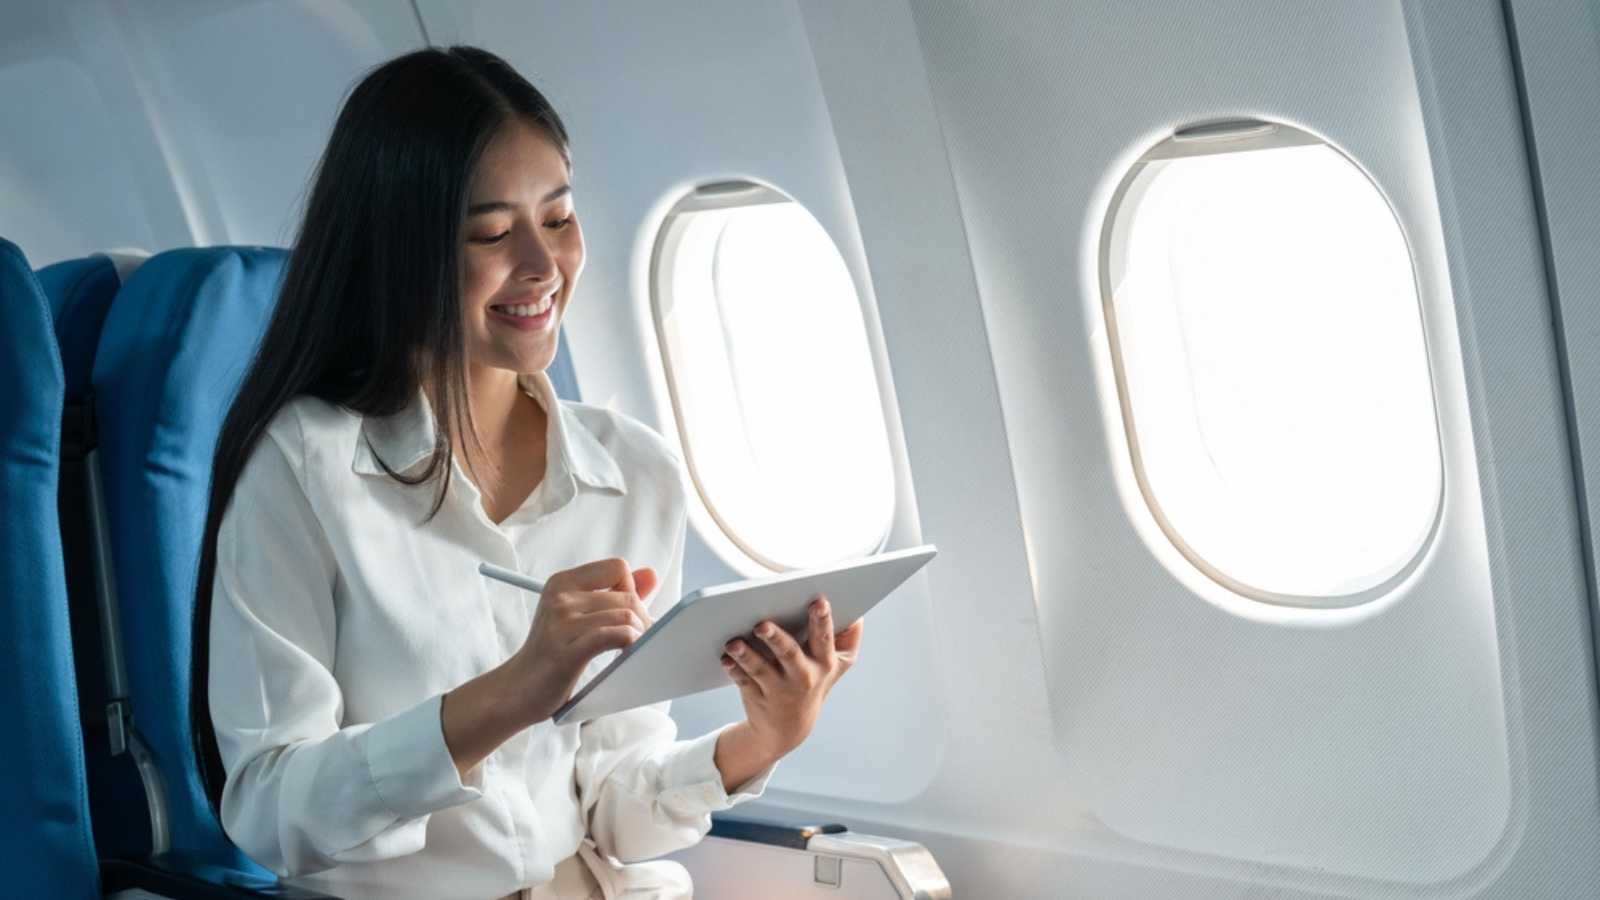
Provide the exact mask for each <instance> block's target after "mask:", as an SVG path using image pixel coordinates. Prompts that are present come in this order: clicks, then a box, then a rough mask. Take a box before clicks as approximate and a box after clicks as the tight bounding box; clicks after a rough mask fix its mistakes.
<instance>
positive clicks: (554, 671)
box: [512, 559, 656, 725]
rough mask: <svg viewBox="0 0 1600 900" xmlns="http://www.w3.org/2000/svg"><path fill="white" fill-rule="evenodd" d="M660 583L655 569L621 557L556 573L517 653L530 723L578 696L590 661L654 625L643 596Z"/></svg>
mask: <svg viewBox="0 0 1600 900" xmlns="http://www.w3.org/2000/svg"><path fill="white" fill-rule="evenodd" d="M655 587H656V573H655V570H653V569H649V568H644V569H639V570H637V571H633V572H630V571H629V570H628V564H627V563H626V562H625V561H623V560H620V559H603V560H599V561H597V562H592V563H588V564H586V565H582V566H578V567H577V568H575V569H567V570H565V571H562V572H557V573H555V574H554V575H551V576H550V579H549V580H548V581H546V582H545V585H544V593H543V594H542V595H540V597H539V607H538V609H537V610H536V611H535V612H534V615H533V625H532V626H530V627H529V629H528V637H527V640H525V641H523V644H522V648H521V649H519V650H518V651H517V652H516V654H515V655H514V656H513V657H512V665H513V666H514V667H515V668H516V669H517V670H519V671H520V672H521V676H522V677H521V681H522V687H523V692H522V696H521V698H520V701H519V703H518V705H519V706H520V707H521V708H522V709H523V710H524V716H525V718H526V719H527V724H529V725H531V724H533V723H535V722H542V721H544V720H545V719H548V718H550V717H551V716H552V715H554V714H555V711H556V710H557V709H560V708H561V704H563V703H565V702H567V698H568V697H571V696H572V689H573V688H574V687H575V686H577V683H578V676H580V675H582V674H583V670H584V667H585V666H587V665H589V661H590V660H592V659H594V658H595V657H596V656H599V655H600V654H601V653H604V652H606V651H607V650H620V649H622V648H624V647H626V646H628V645H629V644H631V643H633V642H634V641H636V640H638V639H639V635H641V634H644V632H645V629H647V628H649V627H650V614H649V613H648V612H647V611H646V610H645V605H644V601H643V600H642V599H641V598H642V597H644V596H646V595H648V594H649V593H650V592H651V591H653V590H655Z"/></svg>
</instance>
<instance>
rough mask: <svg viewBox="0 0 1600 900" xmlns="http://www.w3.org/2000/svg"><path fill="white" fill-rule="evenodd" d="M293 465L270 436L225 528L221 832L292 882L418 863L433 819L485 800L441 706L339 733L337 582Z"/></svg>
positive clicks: (219, 610) (215, 713)
mask: <svg viewBox="0 0 1600 900" xmlns="http://www.w3.org/2000/svg"><path fill="white" fill-rule="evenodd" d="M293 460H294V456H293V454H292V451H291V450H290V449H288V448H286V447H285V446H284V445H283V444H281V443H279V441H278V439H277V438H275V437H274V436H273V433H272V432H271V431H269V432H268V433H267V434H266V435H264V436H263V437H262V439H261V441H260V442H259V443H258V445H257V446H256V448H255V450H254V451H253V452H252V454H251V456H250V459H249V460H248V461H247V463H246V465H245V467H244V471H243V472H242V473H241V475H240V478H239V481H238V484H237V485H236V487H235V490H234V494H233V498H232V501H231V502H230V503H229V505H228V509H227V511H226V513H225V514H224V515H223V517H222V522H221V525H220V528H219V530H218V534H217V569H216V578H215V581H214V582H213V588H212V599H211V631H210V642H211V644H210V651H211V652H210V667H209V670H208V671H209V675H208V679H209V693H208V702H209V704H210V709H211V718H212V722H213V724H214V727H215V729H216V735H217V746H218V749H219V751H220V753H221V756H222V762H223V766H224V768H225V769H226V771H227V782H226V785H225V787H224V789H223V794H222V808H221V819H222V825H223V829H224V830H225V831H226V832H227V834H228V837H229V838H231V839H232V840H233V841H234V843H236V844H237V845H238V846H239V847H240V848H241V849H242V850H244V851H245V852H246V853H248V854H249V855H250V856H251V857H252V858H253V859H255V860H256V861H257V862H259V863H261V864H262V865H264V866H266V867H267V868H269V869H272V870H273V871H274V872H276V873H278V874H279V875H280V876H285V877H290V876H295V875H302V874H307V873H311V872H317V871H321V870H324V869H329V868H332V867H333V866H335V865H338V864H339V863H342V862H357V861H361V862H368V861H374V860H381V859H389V858H393V857H397V856H402V855H405V854H408V853H414V852H416V851H418V850H420V849H422V847H423V845H424V843H425V840H426V829H427V822H428V817H429V815H430V814H431V813H433V812H436V811H438V810H441V809H445V808H447V807H451V806H455V805H457V804H461V803H466V802H468V801H470V800H473V799H475V798H477V797H479V796H481V794H482V792H481V790H480V788H481V784H479V783H478V781H479V780H480V779H481V774H479V773H478V772H476V771H475V772H474V773H473V775H472V778H471V779H470V782H471V783H464V782H463V781H462V780H461V778H460V776H459V774H458V773H457V771H456V767H455V763H454V761H453V760H452V759H451V757H450V753H449V750H448V748H446V747H445V744H444V731H443V727H442V725H441V723H440V719H439V709H440V702H441V697H440V696H439V695H435V696H433V697H429V698H427V699H425V700H423V701H421V702H420V703H417V704H415V705H414V706H411V707H410V708H408V709H405V710H402V711H400V712H398V713H396V714H394V715H392V716H390V717H388V718H386V719H382V720H380V721H377V722H372V723H362V724H355V725H349V726H344V727H341V724H342V719H343V715H344V700H343V696H342V694H341V692H340V689H339V684H338V682H337V681H335V679H334V676H333V671H332V670H333V660H334V647H335V635H336V623H335V616H334V603H333V597H334V586H335V584H336V583H337V578H338V572H337V567H336V563H335V561H334V557H333V554H332V551H331V549H330V547H329V545H328V542H327V539H326V537H325V536H324V534H323V531H322V528H321V525H320V523H319V522H318V520H317V518H316V515H315V513H314V511H313V510H312V508H311V505H310V503H309V502H308V501H307V498H306V494H305V490H304V487H303V486H302V482H301V480H300V479H299V478H298V477H297V476H296V467H295V465H294V461H293Z"/></svg>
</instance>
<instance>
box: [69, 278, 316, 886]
mask: <svg viewBox="0 0 1600 900" xmlns="http://www.w3.org/2000/svg"><path fill="white" fill-rule="evenodd" d="M284 257H285V254H284V253H283V251H281V250H276V249H270V248H230V247H223V248H205V249H182V250H170V251H167V252H165V253H159V254H157V255H155V256H153V257H151V258H150V259H148V260H146V261H145V262H144V264H143V265H141V266H140V267H139V269H138V271H136V272H135V273H134V274H133V275H132V276H131V277H130V278H129V279H128V281H127V283H126V284H124V285H123V287H122V290H121V292H120V293H119V294H118V295H117V298H116V301H115V302H114V303H113V304H112V305H111V309H110V312H109V314H108V315H107V316H106V320H105V327H104V330H103V332H102V334H101V335H100V341H99V349H98V351H97V352H96V354H95V357H94V367H93V379H92V380H93V390H94V393H95V419H96V428H97V431H98V437H99V447H100V450H99V455H100V472H101V476H102V479H103V482H104V496H105V512H106V519H107V522H108V524H109V530H110V536H111V550H112V554H111V556H112V560H113V563H114V574H115V581H116V593H117V597H118V607H119V614H120V616H121V619H122V636H123V648H122V651H123V657H124V658H125V660H126V665H127V674H128V690H129V698H130V701H131V703H132V707H133V710H134V711H135V716H136V717H137V721H138V723H139V726H140V730H141V732H142V733H143V734H144V736H145V738H146V740H147V742H148V744H149V747H150V752H151V755H152V756H153V758H154V761H155V764H156V767H157V768H158V769H159V771H160V773H161V777H162V781H163V782H164V784H165V788H166V791H165V794H166V810H165V813H166V823H167V830H168V833H169V835H170V842H171V851H172V852H173V853H174V854H175V855H177V856H180V857H182V858H184V859H185V860H187V861H189V862H192V863H201V864H207V865H213V866H219V867H222V868H225V869H229V870H234V871H240V872H243V873H247V874H249V875H252V876H255V877H256V878H259V879H261V880H263V881H271V880H273V877H272V875H271V873H269V872H267V871H266V870H264V869H261V868H260V867H259V866H257V865H256V864H255V863H254V862H252V861H251V860H250V859H249V858H248V857H247V856H245V855H244V854H243V853H241V852H240V851H239V850H238V849H236V848H235V847H233V845H232V844H231V843H230V842H229V841H228V840H227V838H226V837H225V836H224V835H223V833H222V829H221V827H220V825H218V823H217V821H216V819H215V817H214V816H213V815H212V813H211V809H210V806H209V805H208V803H207V801H206V796H205V792H204V790H203V789H202V787H201V784H200V780H199V774H198V768H197V764H196V762H195V759H194V753H193V751H192V743H191V736H190V730H189V720H188V704H187V698H188V691H189V628H190V617H191V614H192V611H193V601H194V579H195V570H196V567H197V565H198V559H199V547H200V537H201V531H202V529H203V527H204V522H205V513H206V499H207V487H208V484H209V481H210V469H211V454H212V451H213V449H214V447H215V443H216V438H217V433H218V431H219V430H220V429H221V426H222V420H223V417H224V415H226V413H227V408H228V404H229V403H230V402H231V401H232V399H233V395H234V392H235V391H236V390H237V389H238V385H239V382H240V380H241V379H242V377H243V375H244V372H245V367H246V366H247V365H248V363H249V360H250V356H251V354H252V353H253V352H254V350H255V346H256V343H257V342H258V340H259V338H260V335H261V334H262V332H263V331H264V330H265V328H266V323H267V319H268V317H269V316H270V314H271V311H272V305H273V302H274V300H275V298H276V296H277V285H278V280H279V278H280V276H281V274H282V269H283V262H284Z"/></svg>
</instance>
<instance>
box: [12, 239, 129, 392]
mask: <svg viewBox="0 0 1600 900" xmlns="http://www.w3.org/2000/svg"><path fill="white" fill-rule="evenodd" d="M148 257H149V254H148V253H143V252H141V251H110V252H107V253H97V254H95V255H93V256H86V257H84V258H82V259H69V260H65V261H63V262H58V263H53V264H51V265H48V266H45V267H44V268H42V269H40V270H39V271H38V273H37V274H38V277H39V285H40V287H42V288H43V289H44V295H45V297H46V298H47V299H48V300H49V301H50V314H51V318H52V319H53V320H54V322H55V331H56V341H57V343H59V344H60V346H61V365H62V368H63V369H64V370H65V372H66V377H67V399H68V400H74V399H77V398H79V397H82V396H83V395H84V393H85V392H87V391H88V389H89V377H90V374H91V371H92V369H93V366H94V354H95V347H96V346H97V345H98V344H99V343H100V330H101V328H103V327H104V325H105V320H106V313H107V312H108V311H109V310H110V309H111V300H112V298H114V297H115V296H116V295H117V291H118V290H119V289H120V288H121V287H122V283H123V282H124V281H126V280H127V278H128V276H129V275H131V274H133V272H134V271H135V270H136V269H137V268H138V267H139V264H140V263H142V262H143V261H144V260H145V259H147V258H148Z"/></svg>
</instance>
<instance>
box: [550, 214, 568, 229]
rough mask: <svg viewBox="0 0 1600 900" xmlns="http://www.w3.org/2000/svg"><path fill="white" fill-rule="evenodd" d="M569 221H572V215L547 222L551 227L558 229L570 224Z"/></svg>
mask: <svg viewBox="0 0 1600 900" xmlns="http://www.w3.org/2000/svg"><path fill="white" fill-rule="evenodd" d="M571 222H572V217H571V216H567V217H566V218H565V219H557V220H555V221H554V222H551V223H549V225H550V227H551V228H554V229H558V230H559V229H562V228H565V227H567V225H568V224H570V223H571Z"/></svg>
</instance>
